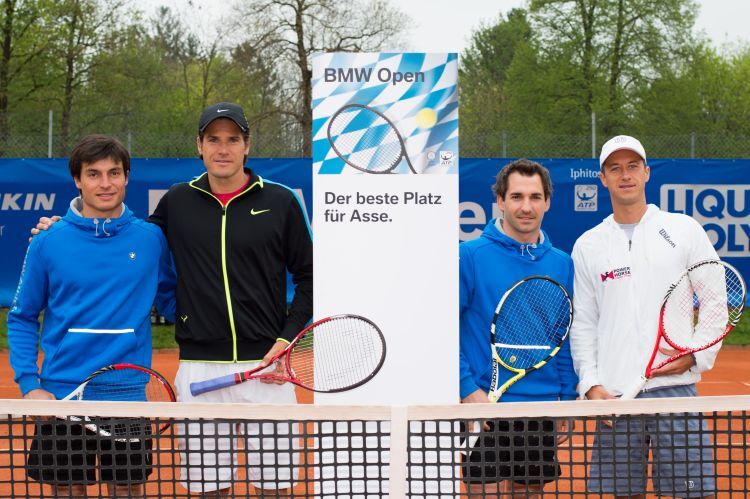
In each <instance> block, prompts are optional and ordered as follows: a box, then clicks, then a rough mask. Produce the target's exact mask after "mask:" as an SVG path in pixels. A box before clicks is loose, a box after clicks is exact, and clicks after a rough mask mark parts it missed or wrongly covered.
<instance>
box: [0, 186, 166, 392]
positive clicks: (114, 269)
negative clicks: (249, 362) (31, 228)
mask: <svg viewBox="0 0 750 499" xmlns="http://www.w3.org/2000/svg"><path fill="white" fill-rule="evenodd" d="M76 203H77V200H73V202H72V203H71V208H70V209H69V210H68V213H67V215H65V217H63V219H62V220H61V221H59V222H57V223H56V224H54V225H53V226H52V227H51V228H50V229H49V230H47V231H43V232H42V233H41V234H39V235H37V236H34V237H33V239H32V241H31V244H30V245H29V248H28V250H27V252H26V259H25V260H24V264H23V269H22V270H21V278H20V280H19V283H18V289H17V291H16V295H15V298H14V299H13V304H12V306H11V309H10V312H9V313H8V342H9V345H10V363H11V366H12V368H13V370H14V371H15V378H14V379H15V381H16V383H18V384H19V386H20V388H21V392H22V393H23V394H26V393H27V392H29V391H30V390H33V389H35V388H43V389H45V390H47V391H49V392H51V393H53V394H54V395H55V397H56V398H58V399H59V398H63V397H64V396H66V395H67V394H68V393H70V392H71V391H72V390H73V389H75V388H76V387H77V386H78V385H79V384H80V383H81V382H83V380H84V379H85V378H86V377H87V376H88V375H89V374H91V373H92V372H94V371H95V370H97V369H99V368H101V367H104V366H106V365H109V364H113V363H118V362H129V363H134V364H140V365H145V366H150V365H151V353H152V348H151V306H152V304H154V303H155V304H156V306H157V308H159V310H160V311H161V313H162V314H163V315H164V316H166V317H168V318H170V319H172V320H173V319H174V310H175V298H174V287H175V280H176V278H175V274H174V270H173V267H172V263H171V256H170V253H169V247H168V246H167V242H166V240H165V238H164V235H163V234H162V232H161V229H159V227H157V226H155V225H152V224H149V223H146V222H145V221H143V220H140V219H138V218H136V217H135V216H133V213H132V212H131V211H130V210H129V209H128V208H127V207H125V206H124V205H123V214H122V216H120V217H119V218H112V219H96V218H83V217H81V216H80V214H79V212H78V210H77V209H76V208H75V206H76ZM41 311H44V321H43V325H42V328H41V335H40V332H39V313H40V312H41ZM39 346H40V347H41V349H42V350H43V352H44V361H43V363H42V369H41V372H40V371H39V368H38V366H37V355H38V347H39Z"/></svg>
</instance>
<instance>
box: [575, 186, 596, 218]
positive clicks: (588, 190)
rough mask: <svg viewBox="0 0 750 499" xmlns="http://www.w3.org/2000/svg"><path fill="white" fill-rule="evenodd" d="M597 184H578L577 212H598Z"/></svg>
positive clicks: (576, 196)
mask: <svg viewBox="0 0 750 499" xmlns="http://www.w3.org/2000/svg"><path fill="white" fill-rule="evenodd" d="M598 193H599V191H598V188H597V185H596V184H577V185H576V195H575V211H596V210H597V201H598V197H599V196H598Z"/></svg>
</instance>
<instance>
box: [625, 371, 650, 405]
mask: <svg viewBox="0 0 750 499" xmlns="http://www.w3.org/2000/svg"><path fill="white" fill-rule="evenodd" d="M646 381H648V380H647V379H646V378H644V377H643V376H641V377H640V378H638V383H634V384H632V385H630V387H629V388H628V389H627V390H625V391H623V392H622V395H620V400H633V399H634V398H636V397H637V396H638V394H639V393H641V390H643V387H644V386H646Z"/></svg>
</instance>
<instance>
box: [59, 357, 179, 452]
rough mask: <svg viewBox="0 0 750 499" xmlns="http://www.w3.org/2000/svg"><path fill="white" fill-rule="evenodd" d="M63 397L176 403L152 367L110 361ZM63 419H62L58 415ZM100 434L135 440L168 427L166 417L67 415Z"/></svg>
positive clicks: (166, 382)
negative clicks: (164, 418) (162, 418)
mask: <svg viewBox="0 0 750 499" xmlns="http://www.w3.org/2000/svg"><path fill="white" fill-rule="evenodd" d="M63 400H92V401H94V400H95V401H108V402H175V401H176V400H177V399H176V397H175V393H174V390H173V389H172V386H171V385H170V384H169V382H168V381H167V380H166V379H165V378H164V376H162V375H161V374H159V373H157V372H156V371H154V370H153V369H149V368H148V367H143V366H138V365H135V364H113V365H110V366H107V367H103V368H101V369H99V370H98V371H96V372H94V373H92V374H91V375H89V377H87V378H86V379H85V380H84V382H83V383H81V384H80V385H79V386H78V387H77V388H76V389H75V390H73V391H72V392H71V393H70V394H69V395H67V396H66V397H65V398H64V399H63ZM61 419H64V418H61ZM68 419H70V420H71V421H80V422H81V423H83V426H84V427H85V428H86V429H87V430H89V431H92V432H94V433H98V434H99V435H101V436H103V437H108V438H113V439H114V440H117V441H121V442H134V441H138V440H143V439H148V438H150V437H151V435H158V434H159V433H161V432H163V431H164V430H166V429H167V428H168V427H169V422H168V421H167V420H157V419H151V418H146V417H138V418H132V419H128V418H95V419H91V418H89V417H79V416H68Z"/></svg>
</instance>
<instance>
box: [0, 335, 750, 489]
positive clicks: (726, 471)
mask: <svg viewBox="0 0 750 499" xmlns="http://www.w3.org/2000/svg"><path fill="white" fill-rule="evenodd" d="M749 354H750V348H747V347H725V348H724V349H723V350H722V351H721V353H720V354H719V357H718V360H717V363H716V365H715V367H714V369H713V370H712V371H711V372H709V373H707V374H705V375H704V377H703V381H702V382H701V383H700V385H699V387H698V388H699V393H700V394H701V395H704V396H714V395H750V363H748V362H747V361H746V357H747V355H749ZM153 365H154V367H155V369H157V370H158V371H159V372H161V373H162V374H164V375H165V376H166V377H167V378H168V379H170V381H171V380H173V379H174V376H175V373H176V371H177V352H176V351H174V350H163V351H157V352H155V353H154V357H153ZM0 376H2V377H0V379H2V384H1V385H0V397H1V398H11V399H13V398H18V396H19V393H18V388H17V387H16V385H15V384H14V383H13V382H12V372H11V370H10V368H9V365H8V354H7V352H2V353H0ZM299 396H300V399H301V400H302V401H307V402H310V396H309V394H308V393H305V392H300V393H299ZM0 412H2V411H0ZM218 413H219V411H218V410H217V415H220V414H218ZM720 424H721V425H723V426H724V428H726V427H727V425H731V428H733V429H735V430H736V436H735V435H731V440H732V441H731V442H726V441H723V440H726V438H725V437H726V434H724V436H723V437H720V438H718V439H715V440H717V442H716V443H717V444H719V443H721V444H722V445H721V446H719V445H717V451H716V458H717V461H719V462H718V464H717V470H716V471H717V476H719V477H724V478H722V479H721V480H723V481H724V487H726V486H727V485H726V484H727V483H731V489H734V490H737V491H738V492H737V493H736V494H735V493H732V492H730V493H726V494H724V493H722V494H719V496H720V497H745V492H739V491H745V490H746V489H747V483H746V482H747V477H746V470H745V469H742V468H736V467H735V465H733V464H732V465H728V464H726V460H727V456H726V454H727V453H733V454H737V453H738V452H739V453H740V454H737V455H741V456H744V458H743V457H741V458H740V459H738V458H737V457H736V456H735V458H734V459H735V460H739V461H740V462H741V461H742V460H743V459H744V461H745V463H747V457H748V455H747V453H748V450H747V445H746V438H747V437H746V435H745V433H744V431H743V430H742V429H741V428H743V425H746V422H745V421H743V420H741V419H740V418H737V419H736V420H733V421H729V422H726V421H722V422H720ZM17 426H20V425H18V424H16V423H14V424H13V427H14V428H15V427H17ZM308 426H310V425H308ZM588 426H592V425H591V424H589V425H588ZM579 427H580V424H579ZM8 431H9V428H8V427H7V426H6V427H4V428H3V429H2V433H3V435H2V436H3V437H5V438H7V436H6V435H7V434H8ZM13 431H14V433H15V432H17V431H19V430H18V429H17V428H16V429H14V430H13ZM576 431H578V430H576ZM724 431H725V430H724ZM309 433H312V427H310V428H309V429H308V434H309ZM727 444H728V445H727ZM9 445H10V446H12V447H13V448H14V449H16V450H20V447H19V445H21V444H20V443H16V441H15V440H11V441H9V442H7V443H6V444H4V445H2V447H3V448H6V447H7V446H9ZM308 445H310V447H312V443H308ZM174 446H175V444H174V442H172V441H168V442H166V444H160V448H161V449H160V451H159V456H158V458H157V459H156V460H157V461H158V462H159V466H160V469H159V470H155V471H154V475H153V476H152V481H151V482H149V483H148V484H147V494H149V496H154V497H168V496H173V495H174V496H177V495H180V496H182V494H185V491H184V489H182V488H180V487H179V486H176V484H175V481H174V478H173V477H174V475H175V474H176V470H177V464H176V463H175V459H174V453H173V452H172V449H173V448H174ZM584 447H585V442H584V438H583V437H582V436H581V435H577V434H576V435H575V436H574V437H573V439H572V442H571V446H570V447H569V448H562V449H560V451H559V455H558V457H559V459H560V462H561V463H563V476H566V475H567V477H568V478H566V479H565V480H563V479H562V478H561V479H560V480H558V482H557V483H556V484H555V483H553V484H549V485H548V486H547V491H548V492H549V493H550V495H554V494H555V493H557V494H559V495H561V496H564V497H578V496H584V495H585V493H584V490H585V489H584V481H583V480H582V479H580V480H579V479H574V480H571V479H570V477H571V476H572V477H574V478H582V477H583V475H584V473H585V466H583V465H581V464H579V465H574V466H570V465H567V464H565V463H568V462H573V463H583V462H585V461H586V459H585V452H586V451H585V450H584ZM240 454H241V453H240ZM306 459H307V460H308V461H309V462H312V459H313V456H312V454H309V455H307V456H306ZM721 461H725V462H721ZM12 466H13V468H15V469H12V468H11V459H10V458H9V456H8V455H7V449H6V454H2V455H0V469H2V472H1V473H0V497H27V496H31V497H38V496H39V494H40V489H39V487H38V485H36V484H35V483H28V482H26V480H24V479H23V473H24V471H23V454H22V453H21V452H16V453H15V454H14V458H13V459H12ZM730 466H731V469H730ZM566 468H572V469H566ZM8 470H10V473H12V475H13V483H14V486H13V491H12V492H11V485H10V484H9V481H10V477H9V476H8V474H9V473H8ZM307 471H309V472H310V473H309V474H312V468H308V469H307ZM242 475H243V473H242V472H240V477H242ZM154 477H157V478H158V479H159V480H161V481H163V482H164V483H163V484H162V486H161V487H160V488H159V486H158V484H157V483H155V481H154V480H155V478H154ZM307 478H308V480H309V481H308V490H307V491H305V487H304V485H302V484H300V485H298V486H297V487H296V488H295V495H297V494H299V496H301V497H304V496H306V495H309V494H310V493H311V492H312V485H311V484H312V476H308V477H307ZM234 493H235V494H239V495H245V494H248V496H253V489H252V488H250V490H248V486H247V485H246V484H245V483H239V484H237V485H235V487H234ZM46 494H49V492H46ZM94 494H98V492H94ZM160 494H161V495H160ZM46 497H48V496H46ZM95 497H96V495H95ZM256 497H257V496H256Z"/></svg>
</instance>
